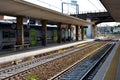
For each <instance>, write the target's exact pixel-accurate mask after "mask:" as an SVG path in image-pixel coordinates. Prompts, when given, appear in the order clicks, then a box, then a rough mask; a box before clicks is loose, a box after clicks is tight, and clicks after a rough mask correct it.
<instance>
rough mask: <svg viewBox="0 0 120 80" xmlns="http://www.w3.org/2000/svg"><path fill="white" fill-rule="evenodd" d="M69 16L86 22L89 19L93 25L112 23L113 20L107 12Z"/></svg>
mask: <svg viewBox="0 0 120 80" xmlns="http://www.w3.org/2000/svg"><path fill="white" fill-rule="evenodd" d="M71 16H75V17H77V18H81V19H84V20H86V19H87V18H89V19H91V21H93V22H95V24H99V23H102V22H114V21H115V20H114V19H113V17H112V16H111V15H110V14H109V12H106V11H105V12H88V13H81V14H71Z"/></svg>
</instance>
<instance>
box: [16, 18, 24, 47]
mask: <svg viewBox="0 0 120 80" xmlns="http://www.w3.org/2000/svg"><path fill="white" fill-rule="evenodd" d="M16 30H17V36H16V44H17V45H22V47H23V45H24V27H23V17H22V16H17V28H16Z"/></svg>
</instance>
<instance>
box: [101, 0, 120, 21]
mask: <svg viewBox="0 0 120 80" xmlns="http://www.w3.org/2000/svg"><path fill="white" fill-rule="evenodd" d="M101 2H102V4H103V5H104V6H105V8H106V9H107V10H108V12H110V14H111V16H112V17H113V18H114V19H115V21H117V22H120V0H101Z"/></svg>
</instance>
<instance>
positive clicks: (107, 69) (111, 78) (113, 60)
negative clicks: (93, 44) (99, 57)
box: [93, 42, 120, 80]
mask: <svg viewBox="0 0 120 80" xmlns="http://www.w3.org/2000/svg"><path fill="white" fill-rule="evenodd" d="M119 55H120V42H118V43H117V44H116V45H115V47H114V48H113V50H112V51H111V53H110V55H109V56H108V58H107V59H106V61H105V62H104V63H103V65H102V66H101V68H100V69H99V71H98V72H97V74H96V75H95V77H94V78H93V80H119V79H120V76H117V75H119V74H117V73H120V70H119V71H118V69H120V68H118V62H119V57H120V56H119ZM119 63H120V62H119ZM119 66H120V65H119ZM116 76H117V77H116ZM118 77H119V78H118ZM117 78H118V79H117Z"/></svg>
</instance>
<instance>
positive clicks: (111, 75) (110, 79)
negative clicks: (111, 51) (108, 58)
mask: <svg viewBox="0 0 120 80" xmlns="http://www.w3.org/2000/svg"><path fill="white" fill-rule="evenodd" d="M119 55H120V44H119V46H118V49H117V51H116V53H115V55H114V57H113V59H112V62H111V64H110V66H109V69H108V71H107V73H106V75H105V78H104V80H116V74H117V68H118V62H119Z"/></svg>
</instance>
